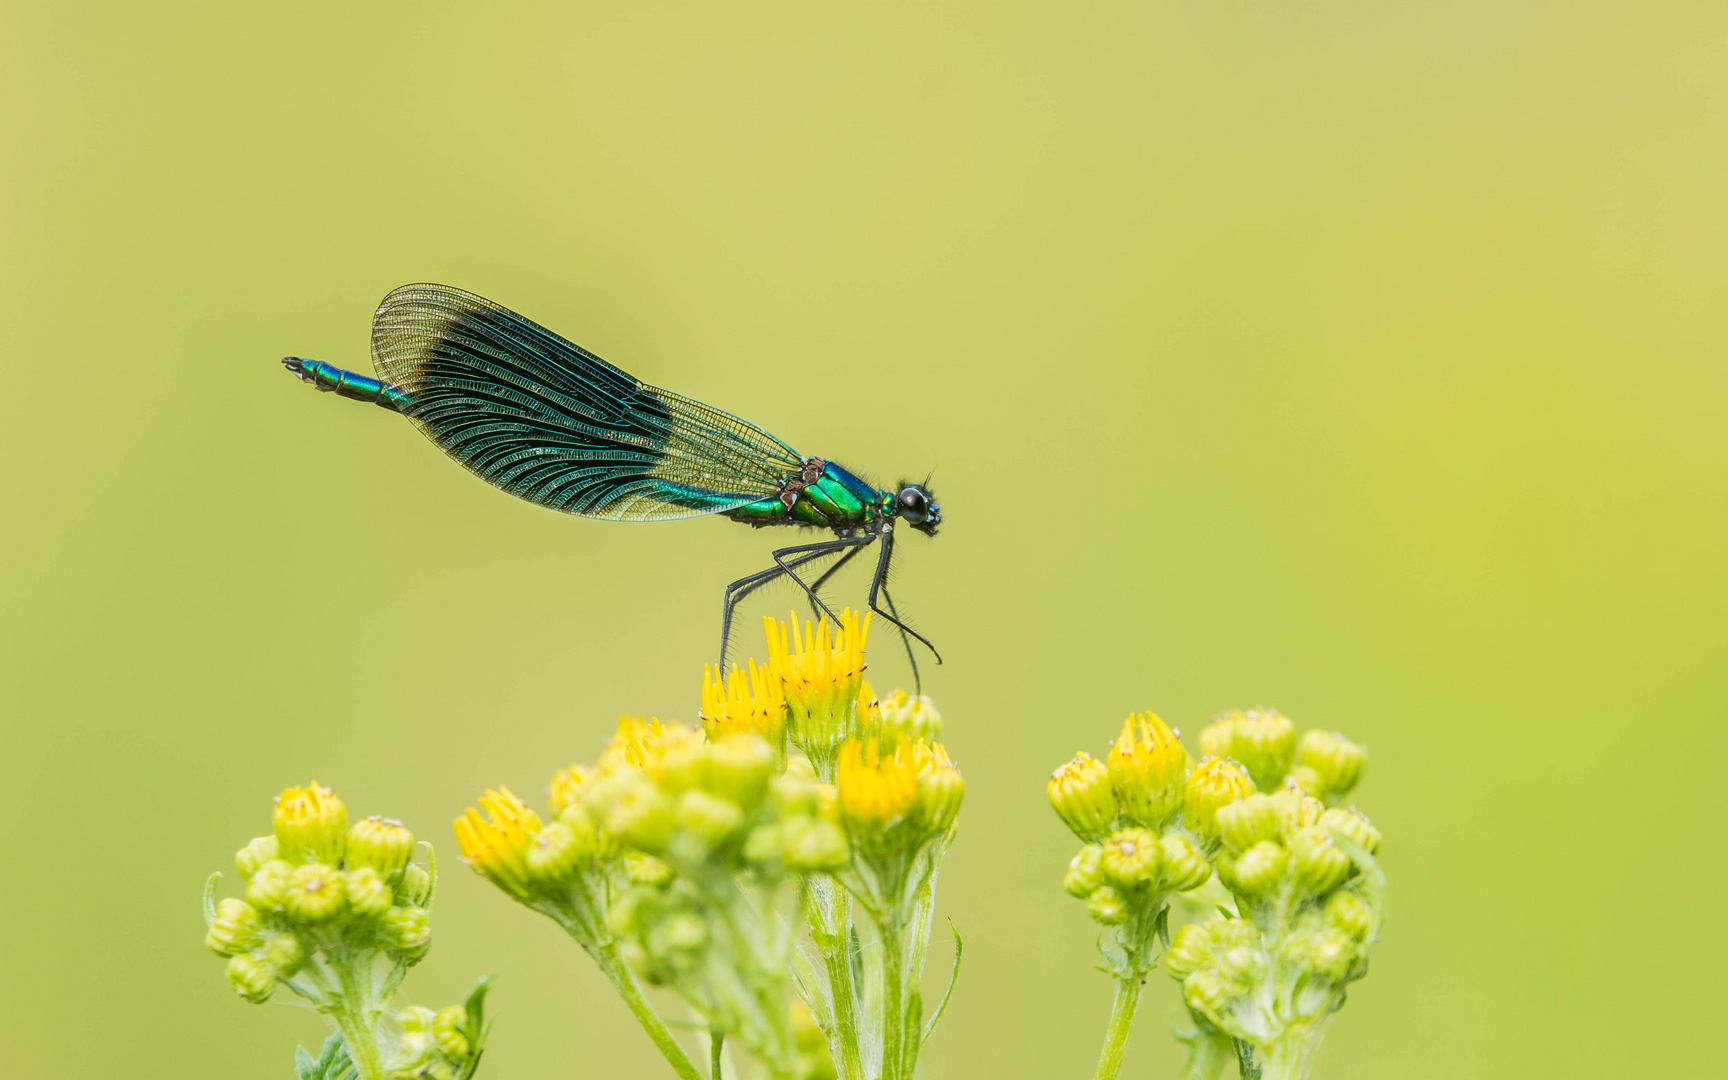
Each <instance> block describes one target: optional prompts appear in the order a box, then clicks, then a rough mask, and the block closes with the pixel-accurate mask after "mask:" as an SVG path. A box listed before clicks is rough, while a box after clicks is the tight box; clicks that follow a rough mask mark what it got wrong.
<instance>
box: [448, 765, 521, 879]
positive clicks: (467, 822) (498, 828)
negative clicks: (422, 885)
mask: <svg viewBox="0 0 1728 1080" xmlns="http://www.w3.org/2000/svg"><path fill="white" fill-rule="evenodd" d="M479 803H480V808H481V809H482V810H485V811H486V815H487V816H482V815H481V813H480V810H476V809H474V808H473V807H469V808H468V810H467V811H466V812H464V813H463V815H462V816H461V817H459V818H457V819H456V822H455V825H456V843H457V846H459V847H460V848H461V849H462V857H463V858H464V859H467V860H468V862H469V864H470V865H472V866H473V867H474V869H475V870H476V871H478V872H479V873H481V874H484V875H485V876H486V877H487V878H488V879H489V880H491V882H492V883H493V884H494V885H497V886H498V887H499V888H500V889H503V890H504V891H505V892H508V893H510V894H511V895H513V896H516V897H518V898H526V896H527V895H528V891H529V890H528V848H529V846H530V845H531V844H532V843H533V842H534V837H535V836H536V835H537V834H538V833H539V832H540V827H541V826H540V816H539V815H538V814H536V813H534V811H532V810H530V809H528V807H527V806H526V805H525V804H524V803H523V802H522V800H521V799H518V798H517V797H516V796H515V795H513V794H511V792H510V789H509V788H506V787H501V788H499V789H498V790H496V791H490V790H489V791H487V792H486V794H484V795H482V796H481V797H480V799H479Z"/></svg>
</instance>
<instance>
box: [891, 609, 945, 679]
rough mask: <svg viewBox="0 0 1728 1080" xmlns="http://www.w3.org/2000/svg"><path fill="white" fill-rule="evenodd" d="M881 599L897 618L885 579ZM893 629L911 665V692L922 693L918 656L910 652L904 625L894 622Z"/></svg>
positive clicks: (937, 659)
mask: <svg viewBox="0 0 1728 1080" xmlns="http://www.w3.org/2000/svg"><path fill="white" fill-rule="evenodd" d="M882 599H884V600H886V601H887V602H888V610H889V612H890V613H891V614H893V616H894V617H895V618H896V619H898V618H899V617H900V612H899V611H898V610H896V609H895V607H894V597H893V596H892V595H891V594H890V593H889V592H888V583H887V582H886V581H884V582H883V583H882ZM894 630H895V632H896V633H898V634H899V635H900V644H902V645H904V646H905V647H906V662H907V663H908V664H911V665H912V692H913V693H914V694H923V693H924V678H923V676H921V675H920V674H919V673H918V657H917V656H915V655H913V653H912V639H911V638H910V637H908V636H907V634H906V628H905V627H904V626H901V625H899V624H898V623H896V624H895V626H894ZM926 644H928V642H926ZM930 651H931V652H935V651H936V650H934V649H932V650H930ZM936 662H937V663H938V664H940V663H941V662H942V658H941V657H940V656H938V657H937V658H936Z"/></svg>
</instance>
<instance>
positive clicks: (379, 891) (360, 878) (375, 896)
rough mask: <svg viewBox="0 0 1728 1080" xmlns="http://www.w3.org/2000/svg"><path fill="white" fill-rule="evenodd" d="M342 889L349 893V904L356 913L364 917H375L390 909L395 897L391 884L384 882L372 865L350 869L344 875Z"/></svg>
mask: <svg viewBox="0 0 1728 1080" xmlns="http://www.w3.org/2000/svg"><path fill="white" fill-rule="evenodd" d="M342 889H343V891H344V892H346V893H347V894H348V906H349V907H351V908H353V909H354V914H356V915H359V916H361V917H363V918H368V919H370V918H374V917H376V916H379V915H382V914H384V913H385V912H386V911H389V910H390V904H391V902H392V901H393V900H394V897H393V896H391V894H390V886H388V885H386V884H385V883H384V879H383V878H382V877H381V876H379V873H378V871H377V870H374V869H373V868H372V867H370V866H362V867H361V868H360V869H358V870H350V871H348V872H347V873H346V874H344V875H342Z"/></svg>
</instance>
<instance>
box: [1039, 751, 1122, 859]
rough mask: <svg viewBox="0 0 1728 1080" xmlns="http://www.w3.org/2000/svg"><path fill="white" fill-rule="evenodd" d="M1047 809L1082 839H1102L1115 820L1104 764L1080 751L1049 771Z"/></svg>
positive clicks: (1112, 800) (1112, 799)
mask: <svg viewBox="0 0 1728 1080" xmlns="http://www.w3.org/2000/svg"><path fill="white" fill-rule="evenodd" d="M1045 794H1047V795H1048V796H1049V798H1050V808H1051V809H1053V810H1055V811H1056V816H1057V817H1059V818H1061V819H1062V822H1063V824H1065V825H1067V826H1068V827H1069V828H1070V829H1072V830H1074V835H1075V836H1078V837H1079V838H1080V839H1082V840H1087V841H1094V840H1102V839H1104V838H1105V837H1106V836H1109V835H1110V826H1111V823H1112V822H1114V821H1115V820H1116V795H1115V793H1114V792H1113V791H1112V790H1111V787H1110V771H1109V770H1108V769H1107V768H1105V766H1104V763H1103V762H1102V761H1099V760H1098V759H1097V758H1095V757H1093V756H1092V755H1091V754H1088V753H1086V752H1085V751H1084V750H1082V751H1081V752H1080V753H1078V754H1075V755H1074V760H1072V761H1070V762H1069V763H1068V764H1066V765H1064V766H1062V767H1061V768H1060V769H1057V770H1056V771H1055V772H1054V773H1051V774H1050V783H1049V784H1048V785H1047V786H1046V787H1045Z"/></svg>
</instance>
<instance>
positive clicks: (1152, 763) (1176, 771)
mask: <svg viewBox="0 0 1728 1080" xmlns="http://www.w3.org/2000/svg"><path fill="white" fill-rule="evenodd" d="M1108 768H1109V770H1110V784H1111V787H1112V789H1113V790H1114V791H1115V793H1116V805H1117V807H1118V808H1119V809H1120V810H1121V812H1122V814H1123V815H1124V816H1125V817H1128V818H1131V819H1132V820H1134V821H1136V822H1138V823H1140V824H1142V825H1145V826H1147V827H1149V828H1154V829H1158V828H1163V827H1164V826H1165V825H1166V824H1168V823H1169V822H1170V821H1171V820H1172V819H1173V818H1175V816H1176V813H1177V811H1178V810H1180V809H1181V807H1182V781H1183V778H1184V777H1186V776H1187V775H1188V751H1187V750H1186V749H1184V748H1183V746H1182V742H1181V740H1179V739H1178V738H1177V737H1176V732H1174V731H1172V730H1171V729H1170V728H1169V726H1168V725H1166V724H1165V723H1164V721H1162V720H1160V719H1159V718H1158V717H1157V715H1156V714H1154V713H1149V712H1148V713H1140V714H1134V715H1130V716H1129V717H1128V719H1127V721H1126V722H1125V723H1124V724H1123V725H1122V734H1120V735H1118V736H1117V737H1116V742H1115V743H1114V744H1113V745H1112V746H1111V747H1110V757H1109V763H1108Z"/></svg>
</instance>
